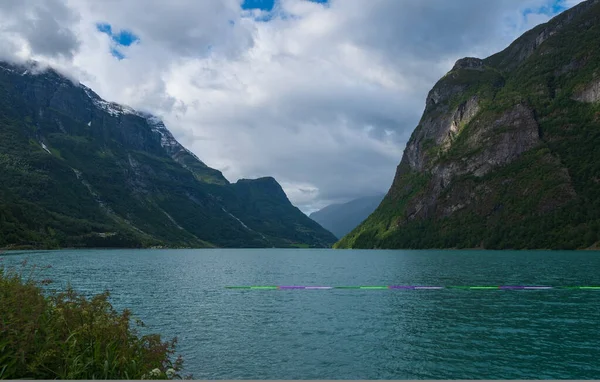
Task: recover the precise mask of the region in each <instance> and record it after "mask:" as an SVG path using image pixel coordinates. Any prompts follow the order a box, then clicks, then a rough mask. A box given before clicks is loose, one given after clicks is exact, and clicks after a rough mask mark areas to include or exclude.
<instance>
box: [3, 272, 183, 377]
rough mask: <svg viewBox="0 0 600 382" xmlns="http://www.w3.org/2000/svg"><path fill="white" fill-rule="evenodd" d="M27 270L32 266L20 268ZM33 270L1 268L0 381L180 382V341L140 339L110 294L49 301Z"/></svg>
mask: <svg viewBox="0 0 600 382" xmlns="http://www.w3.org/2000/svg"><path fill="white" fill-rule="evenodd" d="M22 266H23V269H25V266H26V262H23V263H22ZM34 271H35V267H33V268H31V270H30V272H28V274H27V275H25V274H24V271H16V270H14V269H6V268H3V267H0V379H21V378H25V379H178V378H180V375H179V372H180V370H181V368H182V363H183V361H182V359H181V357H178V358H177V359H176V360H175V361H172V357H173V355H174V351H175V344H176V339H173V340H172V341H164V342H163V341H162V340H161V338H160V336H159V335H144V336H141V335H139V334H138V332H137V330H136V327H137V326H143V323H142V322H141V321H139V320H137V321H135V325H132V322H133V320H132V316H131V313H130V312H129V311H128V310H125V311H123V312H122V313H118V312H117V311H116V310H115V309H114V308H113V307H112V305H111V304H110V302H109V301H108V297H109V294H108V292H105V293H103V294H100V295H97V296H94V297H92V298H91V299H87V298H86V297H84V296H82V295H80V294H78V293H76V292H75V291H73V290H72V289H71V288H68V289H67V290H66V291H64V292H56V293H45V292H44V290H43V289H42V286H43V285H46V284H48V283H50V282H51V281H50V280H43V281H41V282H36V281H34V279H33V276H34Z"/></svg>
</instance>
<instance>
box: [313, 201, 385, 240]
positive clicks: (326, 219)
mask: <svg viewBox="0 0 600 382" xmlns="http://www.w3.org/2000/svg"><path fill="white" fill-rule="evenodd" d="M384 196H385V195H383V194H382V195H376V196H366V197H363V198H358V199H354V200H351V201H349V202H347V203H343V204H330V205H328V206H327V207H325V208H323V209H321V210H319V211H317V212H313V213H312V214H310V216H309V217H310V218H311V219H312V220H314V221H316V222H317V223H319V224H320V225H321V226H322V227H323V228H325V229H327V230H329V231H330V232H332V233H333V234H334V235H335V236H337V237H338V238H342V237H343V236H344V235H346V234H347V233H349V232H350V231H352V230H353V229H354V228H356V226H358V225H359V224H360V223H362V222H363V220H365V219H366V218H367V217H368V216H369V215H371V213H372V212H373V211H375V208H377V206H378V205H379V203H381V200H382V199H383V197H384Z"/></svg>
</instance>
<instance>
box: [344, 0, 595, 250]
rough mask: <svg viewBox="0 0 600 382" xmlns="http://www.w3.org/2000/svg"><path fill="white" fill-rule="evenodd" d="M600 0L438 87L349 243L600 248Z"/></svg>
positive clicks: (458, 69) (464, 62) (461, 63)
mask: <svg viewBox="0 0 600 382" xmlns="http://www.w3.org/2000/svg"><path fill="white" fill-rule="evenodd" d="M599 46H600V0H588V1H584V2H582V3H580V4H579V5H576V6H574V7H573V8H571V9H569V10H567V11H565V12H563V13H562V14H560V15H558V16H556V17H555V18H553V19H552V20H550V21H549V22H548V23H546V24H541V25H538V26H537V27H535V28H533V29H532V30H530V31H528V32H527V33H525V34H524V35H523V36H521V37H520V38H518V39H517V40H515V41H514V42H513V43H512V44H511V45H510V46H509V47H507V48H506V49H505V50H503V51H502V52H500V53H497V54H495V55H493V56H491V57H488V58H486V59H483V60H482V59H478V58H464V59H461V60H458V61H457V62H456V64H455V66H454V67H453V68H452V70H451V71H450V72H449V73H447V74H446V75H445V76H444V77H443V78H442V79H440V80H439V81H438V83H437V84H436V85H435V86H434V87H433V89H432V90H431V91H430V93H429V95H428V97H427V100H426V106H425V112H424V113H423V117H422V118H421V121H420V122H419V125H418V126H417V127H416V129H415V131H414V132H413V134H412V136H411V137H410V140H409V141H408V143H407V146H406V149H405V151H404V155H403V157H402V160H401V162H400V164H399V166H398V169H397V172H396V177H395V179H394V182H393V184H392V186H391V188H390V190H389V192H388V194H387V195H386V197H385V199H384V200H383V202H382V203H381V205H380V206H379V207H378V208H377V210H376V211H375V212H374V213H373V214H372V215H371V216H370V217H369V218H368V219H367V220H366V221H364V222H363V223H362V224H361V225H360V226H359V227H357V228H356V229H354V230H353V231H352V232H351V233H350V234H348V235H347V236H345V237H344V238H343V239H342V240H341V241H340V242H339V243H337V244H336V247H337V248H465V247H467V248H490V249H492V248H493V249H507V248H515V249H527V248H529V249H531V248H540V249H541V248H550V249H585V248H591V247H595V248H598V247H599V246H600V242H599V240H600V49H598V47H599Z"/></svg>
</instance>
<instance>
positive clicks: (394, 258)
mask: <svg viewBox="0 0 600 382" xmlns="http://www.w3.org/2000/svg"><path fill="white" fill-rule="evenodd" d="M3 257H4V259H3V261H2V263H4V264H5V265H6V264H7V263H15V262H18V261H21V260H22V259H24V258H28V259H29V261H30V263H35V264H38V265H52V266H53V268H52V269H50V270H48V271H47V273H46V274H45V276H46V277H48V276H49V277H51V278H53V279H54V280H55V281H56V283H55V284H54V286H55V287H61V286H65V285H66V284H67V283H68V282H70V283H71V284H72V285H73V287H74V288H75V289H76V290H78V291H80V292H85V293H89V294H95V293H99V292H102V291H103V290H106V289H109V290H110V291H111V293H112V302H113V304H114V305H115V306H116V307H117V308H120V309H122V308H124V307H128V308H130V309H131V310H132V311H133V312H134V314H135V315H136V316H138V317H140V318H141V319H142V320H143V321H144V322H146V324H147V325H148V329H149V330H150V331H151V332H158V333H161V334H162V335H163V336H165V337H167V338H170V337H173V336H177V337H178V338H179V346H178V352H179V353H180V354H182V355H183V356H184V360H185V365H186V371H188V372H191V373H193V375H194V377H195V378H196V379H440V378H442V379H472V378H475V379H592V378H596V379H598V378H600V328H599V326H598V325H599V323H600V290H556V289H552V290H454V289H443V290H391V289H390V290H338V289H333V290H230V289H225V287H226V286H252V285H257V286H260V285H304V286H359V285H375V286H379V285H382V286H385V285H434V286H438V285H439V286H487V285H491V286H494V285H551V286H572V285H578V286H582V285H600V253H598V252H568V251H564V252H563V251H558V252H543V251H514V252H513V251H506V252H493V251H359V250H353V251H334V250H305V249H299V250H280V249H264V250H262V249H261V250H235V249H219V250H114V251H100V250H86V251H52V252H27V253H20V254H10V255H9V254H4V255H3Z"/></svg>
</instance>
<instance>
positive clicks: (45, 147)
mask: <svg viewBox="0 0 600 382" xmlns="http://www.w3.org/2000/svg"><path fill="white" fill-rule="evenodd" d="M40 144H41V145H42V148H43V149H44V150H46V151H47V152H48V154H50V155H52V153H51V152H50V150H48V147H47V146H46V145H45V144H44V143H43V142H40Z"/></svg>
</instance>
